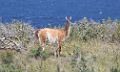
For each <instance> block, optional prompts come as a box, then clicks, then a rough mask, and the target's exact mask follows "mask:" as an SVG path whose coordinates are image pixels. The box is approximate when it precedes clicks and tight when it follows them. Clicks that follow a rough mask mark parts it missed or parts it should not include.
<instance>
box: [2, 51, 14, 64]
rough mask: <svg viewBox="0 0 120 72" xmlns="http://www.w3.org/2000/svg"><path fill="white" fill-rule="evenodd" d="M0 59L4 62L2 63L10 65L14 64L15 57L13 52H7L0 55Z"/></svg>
mask: <svg viewBox="0 0 120 72" xmlns="http://www.w3.org/2000/svg"><path fill="white" fill-rule="evenodd" d="M0 58H1V60H2V63H4V64H10V63H12V62H13V58H14V56H13V53H12V52H9V51H6V52H4V53H2V54H0Z"/></svg>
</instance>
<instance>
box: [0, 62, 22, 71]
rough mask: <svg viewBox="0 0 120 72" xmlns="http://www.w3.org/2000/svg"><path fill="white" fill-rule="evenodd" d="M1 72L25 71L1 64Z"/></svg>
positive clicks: (11, 65)
mask: <svg viewBox="0 0 120 72" xmlns="http://www.w3.org/2000/svg"><path fill="white" fill-rule="evenodd" d="M0 72H23V70H22V69H20V68H17V67H16V66H15V65H13V64H1V65H0Z"/></svg>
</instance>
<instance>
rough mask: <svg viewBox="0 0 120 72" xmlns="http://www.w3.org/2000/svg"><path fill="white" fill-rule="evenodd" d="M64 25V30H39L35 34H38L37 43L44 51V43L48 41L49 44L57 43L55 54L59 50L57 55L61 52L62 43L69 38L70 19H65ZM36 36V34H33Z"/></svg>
mask: <svg viewBox="0 0 120 72" xmlns="http://www.w3.org/2000/svg"><path fill="white" fill-rule="evenodd" d="M66 20H67V21H66V24H65V28H64V29H50V28H44V29H40V30H39V31H38V30H37V31H38V32H36V33H37V34H38V38H39V42H40V44H41V46H42V48H43V50H44V47H45V45H46V41H48V42H49V43H51V44H52V43H57V45H58V48H57V50H56V52H57V51H58V50H59V54H60V52H61V46H62V42H63V41H64V40H65V39H66V38H67V37H69V33H70V23H71V22H70V18H69V17H67V19H66ZM35 35H36V34H35Z"/></svg>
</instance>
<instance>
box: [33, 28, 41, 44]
mask: <svg viewBox="0 0 120 72" xmlns="http://www.w3.org/2000/svg"><path fill="white" fill-rule="evenodd" d="M39 31H40V29H38V30H36V31H35V32H34V33H35V43H37V40H38V39H39V37H38V32H39Z"/></svg>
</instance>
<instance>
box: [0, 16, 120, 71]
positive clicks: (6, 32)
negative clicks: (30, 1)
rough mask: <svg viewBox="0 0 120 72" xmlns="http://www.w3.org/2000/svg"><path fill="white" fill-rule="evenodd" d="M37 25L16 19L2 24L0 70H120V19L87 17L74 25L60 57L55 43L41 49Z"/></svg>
mask: <svg viewBox="0 0 120 72" xmlns="http://www.w3.org/2000/svg"><path fill="white" fill-rule="evenodd" d="M34 30H35V29H34V28H33V27H32V26H30V25H29V24H27V23H24V22H19V21H14V22H12V23H10V24H3V23H1V24H0V31H1V32H0V72H120V21H119V20H111V19H110V18H108V19H107V20H103V21H102V22H101V23H100V22H95V21H94V20H88V19H87V18H84V19H82V20H79V21H77V22H76V24H72V25H71V33H70V37H69V38H68V39H67V40H66V41H65V42H64V43H63V45H62V53H61V56H60V57H58V58H57V57H55V56H54V51H53V48H55V47H51V46H49V45H48V46H47V47H46V49H45V51H44V52H42V51H38V50H37V49H38V48H39V47H40V45H39V44H34V41H35V37H34V32H33V31H34Z"/></svg>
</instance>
